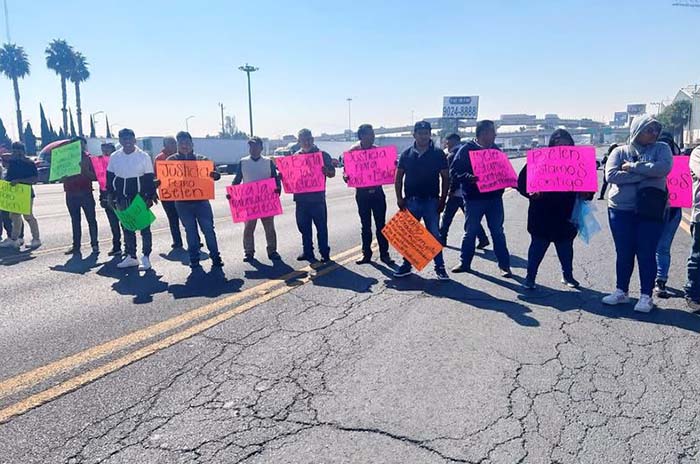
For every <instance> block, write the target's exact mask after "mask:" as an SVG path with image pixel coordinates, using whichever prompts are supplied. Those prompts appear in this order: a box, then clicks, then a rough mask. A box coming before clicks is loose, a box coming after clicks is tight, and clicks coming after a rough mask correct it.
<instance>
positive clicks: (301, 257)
mask: <svg viewBox="0 0 700 464" xmlns="http://www.w3.org/2000/svg"><path fill="white" fill-rule="evenodd" d="M297 261H308V262H310V263H315V262H316V257H315V256H314V255H307V254H304V253H302V254H300V255H299V256H297Z"/></svg>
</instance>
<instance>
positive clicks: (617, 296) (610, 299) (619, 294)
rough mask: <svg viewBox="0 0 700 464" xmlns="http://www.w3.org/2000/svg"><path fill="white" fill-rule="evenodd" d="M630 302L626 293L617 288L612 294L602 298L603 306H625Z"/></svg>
mask: <svg viewBox="0 0 700 464" xmlns="http://www.w3.org/2000/svg"><path fill="white" fill-rule="evenodd" d="M629 302H630V297H629V296H628V295H627V293H625V292H623V291H622V290H620V289H619V288H618V289H616V290H615V291H614V292H613V293H611V294H610V295H608V296H606V297H603V304H606V305H611V306H614V305H619V304H626V303H629Z"/></svg>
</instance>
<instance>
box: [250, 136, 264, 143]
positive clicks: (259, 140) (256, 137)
mask: <svg viewBox="0 0 700 464" xmlns="http://www.w3.org/2000/svg"><path fill="white" fill-rule="evenodd" d="M248 143H257V144H259V145H262V144H263V141H262V139H261V138H260V137H258V136H257V135H256V136H254V137H251V138H249V139H248Z"/></svg>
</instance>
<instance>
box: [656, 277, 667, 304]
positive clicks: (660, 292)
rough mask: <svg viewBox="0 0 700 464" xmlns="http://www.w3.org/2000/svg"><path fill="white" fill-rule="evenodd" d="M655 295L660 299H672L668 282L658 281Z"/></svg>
mask: <svg viewBox="0 0 700 464" xmlns="http://www.w3.org/2000/svg"><path fill="white" fill-rule="evenodd" d="M654 295H656V296H657V297H659V298H664V299H666V298H671V294H670V293H669V292H668V290H667V289H666V281H665V280H661V279H656V286H655V287H654Z"/></svg>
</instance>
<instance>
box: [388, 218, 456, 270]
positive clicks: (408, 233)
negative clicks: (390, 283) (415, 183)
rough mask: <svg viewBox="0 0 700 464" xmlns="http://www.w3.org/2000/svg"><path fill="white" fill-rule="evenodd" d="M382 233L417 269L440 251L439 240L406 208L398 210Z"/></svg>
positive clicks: (420, 268) (422, 266)
mask: <svg viewBox="0 0 700 464" xmlns="http://www.w3.org/2000/svg"><path fill="white" fill-rule="evenodd" d="M382 234H384V236H385V237H386V239H387V240H388V241H389V243H391V246H393V247H394V248H396V250H397V251H398V252H399V253H401V256H403V257H404V258H406V259H407V260H408V262H409V263H411V264H412V265H413V266H414V267H415V268H416V269H418V270H419V271H420V270H422V269H423V268H424V267H425V266H427V265H428V263H429V262H430V261H432V260H433V258H435V256H437V254H438V253H440V252H441V251H442V245H441V244H440V242H438V241H437V240H436V239H435V237H433V234H431V233H430V232H428V229H426V228H425V227H423V224H421V223H420V222H418V221H417V220H416V218H415V217H413V215H412V214H411V213H410V212H408V210H399V211H398V212H397V213H396V214H395V215H394V217H392V218H391V220H390V221H389V222H387V223H386V226H384V228H383V229H382Z"/></svg>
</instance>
